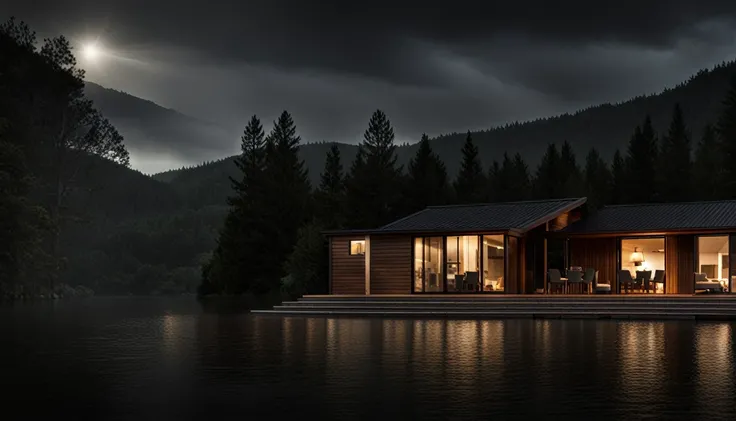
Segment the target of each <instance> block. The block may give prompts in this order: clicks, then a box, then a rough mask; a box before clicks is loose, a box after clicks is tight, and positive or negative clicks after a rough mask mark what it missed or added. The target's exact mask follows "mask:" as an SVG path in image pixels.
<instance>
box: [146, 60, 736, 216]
mask: <svg viewBox="0 0 736 421" xmlns="http://www.w3.org/2000/svg"><path fill="white" fill-rule="evenodd" d="M734 74H736V62H734V61H730V62H724V63H722V64H720V65H717V66H714V67H713V68H711V69H704V70H701V71H699V72H697V73H696V74H695V75H692V76H691V77H690V78H689V79H687V80H686V81H683V82H681V83H679V84H677V85H675V86H674V87H671V88H665V89H663V90H662V92H660V93H658V94H649V95H640V96H636V97H634V98H631V99H629V100H626V101H621V102H618V103H603V104H598V105H594V106H590V107H586V108H583V109H581V110H578V111H576V112H574V113H563V114H560V115H557V116H552V117H547V118H539V119H534V120H530V121H526V122H514V123H509V124H506V125H504V126H499V127H493V128H490V129H487V130H481V131H475V132H471V134H472V136H473V139H474V141H475V144H476V145H477V146H478V150H479V155H480V159H481V161H482V163H483V166H484V168H485V169H486V170H487V169H488V167H489V165H491V163H492V162H493V161H499V162H500V161H501V160H502V159H503V153H505V152H507V153H509V154H510V155H513V154H515V153H520V154H521V155H522V157H523V158H524V159H525V161H526V162H527V164H528V165H529V166H530V170H531V171H532V172H533V171H534V166H535V165H536V164H537V162H538V161H539V159H540V158H541V156H542V154H543V153H544V151H545V150H546V147H547V145H548V144H549V143H557V144H561V143H562V142H564V141H568V142H569V143H570V144H571V146H572V147H573V150H574V151H575V153H576V155H577V158H578V162H582V160H583V159H584V156H585V154H586V153H587V152H588V150H589V149H590V148H591V147H595V148H596V149H597V150H598V151H599V152H600V153H601V155H602V156H603V157H604V159H605V160H606V161H609V162H610V160H611V159H612V157H613V154H614V152H615V151H616V150H620V151H621V152H622V153H624V154H625V152H626V147H627V144H628V141H629V139H630V136H631V134H632V133H633V131H634V128H635V127H636V126H637V125H639V124H641V123H642V122H643V120H644V118H645V116H647V115H649V116H651V118H652V121H653V124H654V127H655V129H656V130H657V132H658V133H660V134H662V133H663V132H665V131H666V130H667V127H668V125H669V123H670V119H671V114H672V110H673V108H674V105H675V104H676V103H679V104H680V105H681V107H682V109H683V112H684V115H685V120H686V122H687V124H688V126H689V128H690V130H691V140H692V145H693V147H694V146H695V145H696V144H697V142H698V140H699V139H700V135H701V133H702V130H703V128H704V126H705V125H706V124H707V123H715V121H712V119H713V118H714V117H713V116H716V115H718V111H719V110H720V107H721V102H722V99H723V95H724V94H725V92H726V89H727V87H728V83H729V80H730V77H731V76H732V75H734ZM297 127H298V126H297ZM465 136H466V133H448V134H444V135H439V136H436V137H434V138H432V139H430V143H431V145H432V148H433V149H434V151H435V152H436V153H437V154H438V155H439V156H440V157H441V158H442V159H443V161H444V162H445V165H446V167H447V170H448V173H449V175H450V177H454V176H455V175H456V174H457V171H458V169H459V164H460V150H461V147H462V142H464V140H465ZM334 143H336V144H337V145H338V146H339V148H340V152H341V154H342V159H343V166H344V168H345V169H346V170H347V169H348V168H349V167H350V163H351V162H352V160H353V158H354V156H355V153H356V152H357V145H351V144H345V143H339V142H334ZM331 144H333V142H319V143H307V144H303V145H302V146H301V148H300V154H301V158H302V159H303V160H304V161H305V165H306V167H307V168H308V170H309V173H310V179H311V180H312V183H313V184H315V183H317V182H318V180H319V173H320V172H321V171H322V168H323V166H324V160H325V154H326V152H327V149H328V148H329V146H330V145H331ZM396 151H397V156H398V162H399V164H401V165H404V166H406V164H407V163H408V161H409V160H410V159H411V157H412V156H413V155H414V153H415V151H416V143H415V144H409V145H402V146H397V148H396ZM234 158H235V156H230V157H226V158H221V159H218V160H215V161H212V162H207V163H203V164H200V165H196V166H193V167H189V168H182V169H175V170H169V171H166V172H164V173H158V174H154V175H153V176H152V177H154V178H155V179H157V180H160V181H165V182H168V183H172V185H174V186H176V187H177V188H178V189H179V190H182V191H183V190H186V189H191V188H192V186H193V184H196V185H198V189H204V188H205V187H206V186H207V185H209V186H210V187H211V188H212V190H211V191H209V192H208V195H210V196H211V200H224V198H225V197H226V196H227V194H228V192H229V183H227V182H226V181H227V180H228V176H236V167H235V165H234V164H233V163H232V162H233V160H234ZM198 180H199V181H198ZM215 189H217V190H218V191H219V193H216V192H215V191H214V190H215ZM220 189H221V190H220ZM220 203H221V202H220Z"/></svg>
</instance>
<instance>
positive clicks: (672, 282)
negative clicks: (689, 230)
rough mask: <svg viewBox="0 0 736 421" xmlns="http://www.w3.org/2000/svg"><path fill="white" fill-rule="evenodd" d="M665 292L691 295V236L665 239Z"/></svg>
mask: <svg viewBox="0 0 736 421" xmlns="http://www.w3.org/2000/svg"><path fill="white" fill-rule="evenodd" d="M664 248H665V253H666V255H665V265H666V267H665V276H666V277H667V279H666V282H665V292H666V293H667V294H692V293H693V292H694V289H695V286H694V284H693V283H694V277H693V273H695V262H694V253H695V237H693V236H692V235H668V236H666V237H665V247H664Z"/></svg>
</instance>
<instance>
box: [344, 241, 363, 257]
mask: <svg viewBox="0 0 736 421" xmlns="http://www.w3.org/2000/svg"><path fill="white" fill-rule="evenodd" d="M353 243H358V244H362V245H363V247H362V250H363V251H362V252H358V253H353ZM348 256H365V240H349V241H348Z"/></svg>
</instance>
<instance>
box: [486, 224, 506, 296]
mask: <svg viewBox="0 0 736 421" xmlns="http://www.w3.org/2000/svg"><path fill="white" fill-rule="evenodd" d="M503 257H504V245H503V235H484V236H483V291H503V290H504V282H503V268H504V263H503Z"/></svg>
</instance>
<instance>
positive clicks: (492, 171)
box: [486, 160, 504, 202]
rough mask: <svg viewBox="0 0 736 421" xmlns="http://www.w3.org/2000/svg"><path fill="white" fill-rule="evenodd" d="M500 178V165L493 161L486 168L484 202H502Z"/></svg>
mask: <svg viewBox="0 0 736 421" xmlns="http://www.w3.org/2000/svg"><path fill="white" fill-rule="evenodd" d="M501 178H502V176H501V165H499V164H498V161H496V160H494V161H493V162H491V165H489V166H488V175H487V176H486V184H487V185H488V192H487V193H486V200H488V201H489V202H502V201H503V200H504V192H503V187H502V185H503V180H501Z"/></svg>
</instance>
